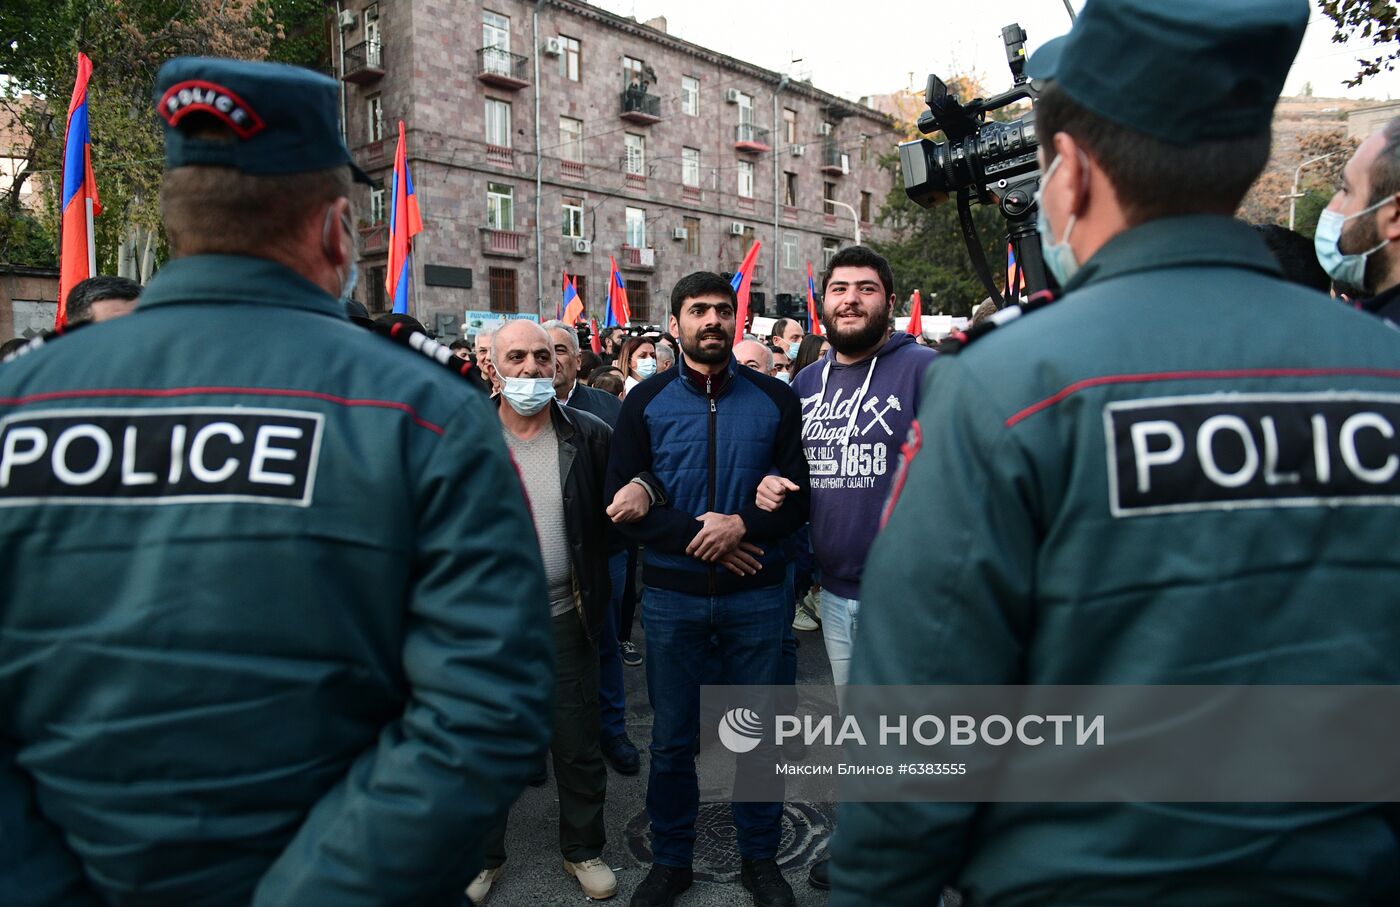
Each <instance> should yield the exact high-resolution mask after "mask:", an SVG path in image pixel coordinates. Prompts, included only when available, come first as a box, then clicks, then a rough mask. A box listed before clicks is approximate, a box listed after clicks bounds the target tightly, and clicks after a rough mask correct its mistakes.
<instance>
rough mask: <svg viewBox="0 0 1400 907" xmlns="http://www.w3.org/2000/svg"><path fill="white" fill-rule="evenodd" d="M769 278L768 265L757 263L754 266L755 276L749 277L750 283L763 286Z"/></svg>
mask: <svg viewBox="0 0 1400 907" xmlns="http://www.w3.org/2000/svg"><path fill="white" fill-rule="evenodd" d="M767 280H768V266H767V265H760V264H755V265H754V266H753V276H752V277H750V278H749V285H750V286H755V287H761V286H763V284H764V283H766V282H767Z"/></svg>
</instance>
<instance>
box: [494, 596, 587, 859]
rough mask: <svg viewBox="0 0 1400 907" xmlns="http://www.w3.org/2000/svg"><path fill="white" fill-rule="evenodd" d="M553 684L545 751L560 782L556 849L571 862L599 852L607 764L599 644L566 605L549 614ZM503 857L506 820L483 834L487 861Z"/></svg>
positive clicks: (504, 852) (504, 857)
mask: <svg viewBox="0 0 1400 907" xmlns="http://www.w3.org/2000/svg"><path fill="white" fill-rule="evenodd" d="M552 624H553V627H554V658H555V675H556V678H557V680H556V687H555V691H554V739H553V741H552V742H551V743H550V747H549V751H550V755H551V756H552V757H553V759H554V778H555V781H556V782H558V784H559V852H560V853H562V854H563V855H564V859H566V860H568V861H569V862H571V863H582V862H583V861H584V860H591V859H593V858H594V857H599V856H602V854H603V844H604V843H606V840H607V835H606V832H605V830H604V828H603V798H604V795H605V794H606V793H607V788H608V769H607V766H606V765H604V763H603V751H602V749H601V748H600V747H599V746H598V646H597V644H596V643H594V642H592V641H591V640H589V638H588V634H587V632H586V631H585V630H584V628H583V621H582V620H581V619H580V618H579V616H578V614H576V613H574V612H572V611H570V612H569V613H568V614H561V615H559V616H558V617H555V618H552ZM505 861H506V823H505V821H502V822H501V824H500V825H499V826H497V827H496V828H495V829H493V830H492V832H491V834H489V835H487V837H486V867H485V868H487V869H494V868H496V867H497V866H500V865H501V864H502V863H504V862H505Z"/></svg>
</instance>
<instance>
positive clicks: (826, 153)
mask: <svg viewBox="0 0 1400 907" xmlns="http://www.w3.org/2000/svg"><path fill="white" fill-rule="evenodd" d="M850 172H851V158H850V155H848V154H846V153H845V152H843V151H842V150H841V149H840V148H839V147H837V145H836V143H835V142H833V141H831V140H830V139H828V140H827V141H826V142H825V143H823V144H822V173H830V174H831V175H833V176H840V175H841V174H843V173H850Z"/></svg>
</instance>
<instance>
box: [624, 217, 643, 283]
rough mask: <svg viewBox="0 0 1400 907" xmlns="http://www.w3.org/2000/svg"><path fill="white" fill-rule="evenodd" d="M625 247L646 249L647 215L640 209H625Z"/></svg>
mask: <svg viewBox="0 0 1400 907" xmlns="http://www.w3.org/2000/svg"><path fill="white" fill-rule="evenodd" d="M627 245H629V246H631V247H632V248H634V249H645V248H646V247H647V213H646V212H645V211H643V210H642V209H641V208H628V209H627ZM627 298H628V299H631V298H632V297H631V296H628V297H627Z"/></svg>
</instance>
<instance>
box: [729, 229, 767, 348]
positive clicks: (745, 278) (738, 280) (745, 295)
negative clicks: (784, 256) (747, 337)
mask: <svg viewBox="0 0 1400 907" xmlns="http://www.w3.org/2000/svg"><path fill="white" fill-rule="evenodd" d="M762 245H763V243H761V242H759V241H758V240H754V243H753V245H751V246H749V253H748V254H747V255H745V256H744V263H743V264H741V265H739V270H738V271H736V272H735V273H734V279H733V281H732V283H733V285H734V295H736V296H738V297H739V310H738V312H736V313H735V316H734V339H735V340H736V341H737V340H741V339H743V335H744V329H745V328H747V327H748V324H749V285H750V284H751V283H753V267H754V263H755V262H757V261H758V250H759V247H760V246H762Z"/></svg>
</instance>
